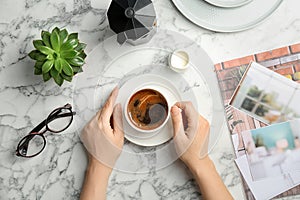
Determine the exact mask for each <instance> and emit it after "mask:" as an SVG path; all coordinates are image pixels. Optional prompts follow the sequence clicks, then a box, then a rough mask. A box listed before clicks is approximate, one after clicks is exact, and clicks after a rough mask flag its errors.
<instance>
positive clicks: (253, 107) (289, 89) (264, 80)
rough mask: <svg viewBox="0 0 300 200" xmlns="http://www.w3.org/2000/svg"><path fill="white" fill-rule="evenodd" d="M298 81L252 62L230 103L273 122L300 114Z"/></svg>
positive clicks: (261, 119) (267, 122) (268, 122)
mask: <svg viewBox="0 0 300 200" xmlns="http://www.w3.org/2000/svg"><path fill="white" fill-rule="evenodd" d="M299 101H300V89H299V84H298V83H295V82H293V81H291V80H289V79H287V78H285V77H283V76H281V75H279V74H277V73H275V72H273V71H271V70H269V69H268V68H266V67H264V66H262V65H260V64H258V63H255V62H252V63H251V64H250V65H249V67H248V68H247V70H246V72H245V74H244V76H243V78H242V79H241V82H240V83H239V87H238V88H237V89H236V91H235V92H234V94H233V97H232V99H231V100H230V102H229V104H230V105H232V106H234V107H235V108H237V109H239V110H241V111H243V112H245V113H246V114H248V115H250V116H252V117H254V118H256V119H258V120H260V121H261V122H264V123H266V124H273V123H278V122H285V121H288V120H292V119H297V118H300V108H299V106H297V104H296V102H299Z"/></svg>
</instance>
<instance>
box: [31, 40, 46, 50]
mask: <svg viewBox="0 0 300 200" xmlns="http://www.w3.org/2000/svg"><path fill="white" fill-rule="evenodd" d="M32 43H33V46H34V47H35V48H36V49H37V48H39V47H41V46H44V42H43V40H33V42H32Z"/></svg>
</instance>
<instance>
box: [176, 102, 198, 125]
mask: <svg viewBox="0 0 300 200" xmlns="http://www.w3.org/2000/svg"><path fill="white" fill-rule="evenodd" d="M175 105H176V106H178V107H179V108H180V109H182V110H183V111H184V115H185V117H186V119H187V122H188V127H191V126H195V125H196V124H197V121H198V115H199V114H198V112H197V111H196V109H195V108H194V106H193V104H192V102H190V101H182V102H177V103H176V104H175Z"/></svg>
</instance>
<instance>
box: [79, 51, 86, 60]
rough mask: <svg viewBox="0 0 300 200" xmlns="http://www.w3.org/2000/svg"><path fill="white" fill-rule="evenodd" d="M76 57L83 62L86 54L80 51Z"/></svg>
mask: <svg viewBox="0 0 300 200" xmlns="http://www.w3.org/2000/svg"><path fill="white" fill-rule="evenodd" d="M78 56H79V57H80V58H82V59H83V60H84V59H85V58H86V54H85V53H84V51H82V52H81V53H80V54H79V55H78Z"/></svg>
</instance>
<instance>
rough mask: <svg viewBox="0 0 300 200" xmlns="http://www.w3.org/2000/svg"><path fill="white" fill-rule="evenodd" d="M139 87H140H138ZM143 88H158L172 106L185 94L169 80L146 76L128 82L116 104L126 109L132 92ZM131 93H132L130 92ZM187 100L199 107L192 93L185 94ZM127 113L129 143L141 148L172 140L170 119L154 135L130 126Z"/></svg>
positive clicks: (125, 124)
mask: <svg viewBox="0 0 300 200" xmlns="http://www.w3.org/2000/svg"><path fill="white" fill-rule="evenodd" d="M137 86H138V87H137ZM143 88H156V89H158V91H161V92H162V93H163V95H164V96H165V97H166V99H167V101H168V102H169V104H170V105H173V104H174V103H176V102H177V101H181V100H182V99H183V98H182V96H183V94H182V93H181V92H180V91H179V90H178V89H177V88H176V87H175V86H174V85H173V84H172V83H171V82H170V81H168V80H167V79H165V78H163V77H161V76H159V75H156V74H145V75H141V76H137V77H134V78H132V79H129V80H128V81H126V82H125V83H124V84H123V85H122V86H121V87H120V90H119V95H118V98H117V100H116V103H121V105H122V108H124V107H125V103H126V101H127V99H128V98H129V96H130V94H131V92H134V91H137V90H140V89H143ZM129 91H130V92H129ZM184 95H185V98H187V99H190V100H191V101H192V102H193V104H194V106H195V107H197V105H198V103H197V100H196V98H195V96H194V94H193V93H192V92H190V93H187V94H184ZM124 115H125V112H123V119H124V120H123V128H124V132H125V137H126V139H128V140H129V141H131V142H133V143H135V144H138V145H141V146H156V145H160V144H163V143H165V142H167V141H168V140H170V139H171V138H172V136H173V134H172V130H173V127H172V121H171V118H169V120H168V122H167V124H166V125H165V126H164V127H163V128H162V129H161V130H159V131H158V132H154V133H142V132H139V131H137V130H135V129H134V128H132V127H131V126H130V124H129V123H128V122H127V121H126V119H125V116H124Z"/></svg>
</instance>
